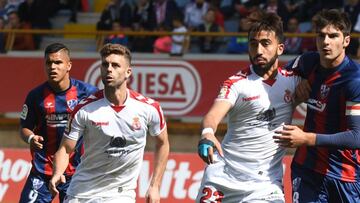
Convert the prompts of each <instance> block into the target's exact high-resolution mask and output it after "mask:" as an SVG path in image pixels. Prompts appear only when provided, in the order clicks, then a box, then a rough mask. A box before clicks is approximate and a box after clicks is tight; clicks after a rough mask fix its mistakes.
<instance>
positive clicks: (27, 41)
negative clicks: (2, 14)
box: [5, 11, 35, 50]
mask: <svg viewBox="0 0 360 203" xmlns="http://www.w3.org/2000/svg"><path fill="white" fill-rule="evenodd" d="M5 28H7V29H31V25H30V24H29V23H26V22H20V18H19V16H18V14H17V12H16V11H12V12H10V13H9V14H8V23H7V24H6V26H5ZM12 49H13V50H34V49H35V42H34V38H33V35H32V34H16V36H15V40H14V44H13V46H12Z"/></svg>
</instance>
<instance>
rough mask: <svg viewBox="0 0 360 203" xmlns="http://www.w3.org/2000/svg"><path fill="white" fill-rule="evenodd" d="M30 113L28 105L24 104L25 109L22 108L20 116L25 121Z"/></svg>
mask: <svg viewBox="0 0 360 203" xmlns="http://www.w3.org/2000/svg"><path fill="white" fill-rule="evenodd" d="M28 111H29V108H28V106H27V105H26V104H24V105H23V108H22V111H21V114H20V118H21V119H23V120H25V119H26V117H27V114H28Z"/></svg>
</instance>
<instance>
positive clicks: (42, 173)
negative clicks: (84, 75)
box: [20, 43, 97, 202]
mask: <svg viewBox="0 0 360 203" xmlns="http://www.w3.org/2000/svg"><path fill="white" fill-rule="evenodd" d="M71 67H72V64H71V60H70V51H69V49H68V48H67V47H66V46H65V45H63V44H60V43H54V44H50V45H49V46H47V47H46V49H45V72H46V76H47V78H48V79H47V81H46V82H45V83H43V84H41V85H40V86H38V87H36V88H35V89H33V90H31V91H30V93H29V94H28V95H27V97H26V100H25V104H24V106H23V109H22V112H21V116H20V125H21V127H20V136H21V138H22V139H23V140H24V141H25V142H27V143H29V145H30V151H31V156H32V161H31V163H32V170H31V172H30V175H29V177H28V178H27V181H26V183H25V186H24V189H23V191H22V193H21V198H20V202H51V201H52V199H53V198H54V197H53V196H52V194H51V193H50V191H49V190H48V187H47V186H48V181H49V179H50V178H51V175H52V163H53V156H54V154H55V152H56V150H57V149H58V147H59V145H60V141H61V138H62V136H63V133H64V130H65V127H66V123H67V121H68V119H69V117H70V113H71V111H72V110H73V109H74V107H75V106H76V104H77V103H79V102H80V100H81V99H84V98H86V97H87V96H89V95H90V94H92V93H94V92H96V90H97V89H96V88H95V87H94V86H91V85H89V84H86V83H84V82H82V81H79V80H76V79H73V78H70V75H69V72H70V70H71ZM81 153H82V149H81V141H79V142H78V143H77V146H76V150H75V152H74V153H71V155H70V162H69V164H67V165H66V171H64V176H65V178H66V179H67V183H65V184H60V185H58V190H59V191H60V195H59V198H60V202H62V200H63V198H64V196H65V194H66V189H67V187H68V185H69V184H68V183H69V182H70V180H71V176H72V175H73V173H74V171H75V168H76V166H77V165H78V164H79V161H80V156H81Z"/></svg>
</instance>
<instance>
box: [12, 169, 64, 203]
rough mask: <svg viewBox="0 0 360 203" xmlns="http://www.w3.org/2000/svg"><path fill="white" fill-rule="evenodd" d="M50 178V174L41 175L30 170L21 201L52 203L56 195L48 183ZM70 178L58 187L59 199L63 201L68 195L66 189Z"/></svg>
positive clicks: (24, 202)
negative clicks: (50, 189)
mask: <svg viewBox="0 0 360 203" xmlns="http://www.w3.org/2000/svg"><path fill="white" fill-rule="evenodd" d="M49 180H50V178H49V177H48V176H44V175H40V174H38V173H36V172H33V171H32V172H30V174H29V177H28V178H27V180H26V183H25V186H24V188H23V190H22V192H21V197H20V201H19V202H20V203H33V202H36V203H45V202H46V203H50V202H51V201H52V200H53V199H54V197H52V195H51V193H50V191H49V188H48V184H49ZM70 180H71V179H70V178H67V179H66V183H64V184H59V185H58V186H57V189H58V190H59V200H60V202H63V200H64V197H65V195H66V190H67V188H68V187H69V183H70Z"/></svg>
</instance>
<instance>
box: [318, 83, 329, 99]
mask: <svg viewBox="0 0 360 203" xmlns="http://www.w3.org/2000/svg"><path fill="white" fill-rule="evenodd" d="M329 91H330V87H329V86H327V85H325V84H322V85H321V86H320V97H321V99H325V98H326V97H327V96H328V94H329Z"/></svg>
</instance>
